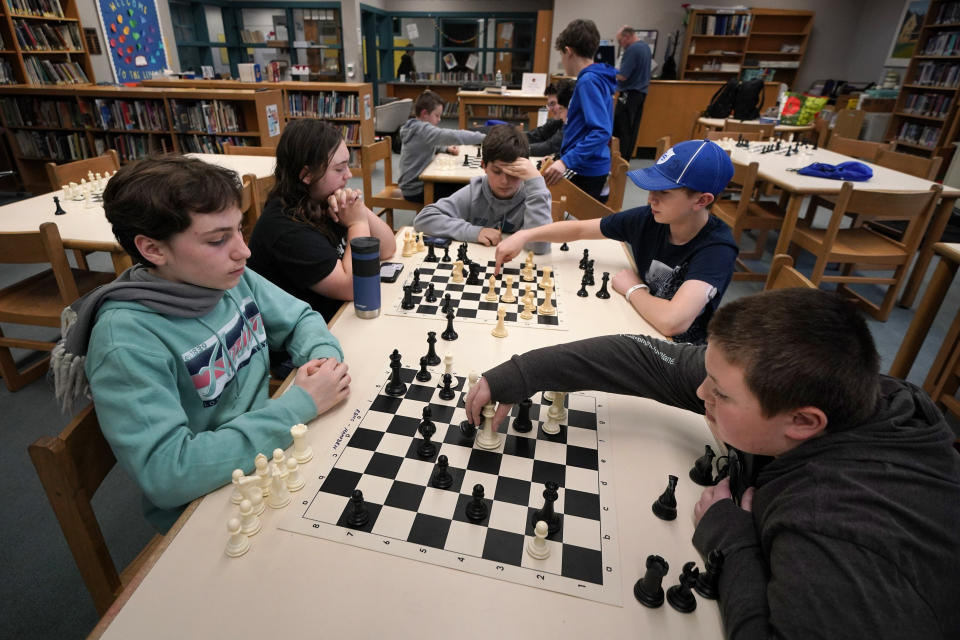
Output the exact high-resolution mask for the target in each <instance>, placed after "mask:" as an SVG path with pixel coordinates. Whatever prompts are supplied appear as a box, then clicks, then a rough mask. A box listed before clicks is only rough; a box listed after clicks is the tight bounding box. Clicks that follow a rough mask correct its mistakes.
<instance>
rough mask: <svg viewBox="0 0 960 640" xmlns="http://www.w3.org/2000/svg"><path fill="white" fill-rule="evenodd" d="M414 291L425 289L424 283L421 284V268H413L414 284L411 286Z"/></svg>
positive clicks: (418, 291)
mask: <svg viewBox="0 0 960 640" xmlns="http://www.w3.org/2000/svg"><path fill="white" fill-rule="evenodd" d="M410 288H411V289H412V290H413V292H414V293H420V292H421V291H423V285H422V284H420V269H414V270H413V284H412V286H411V287H410Z"/></svg>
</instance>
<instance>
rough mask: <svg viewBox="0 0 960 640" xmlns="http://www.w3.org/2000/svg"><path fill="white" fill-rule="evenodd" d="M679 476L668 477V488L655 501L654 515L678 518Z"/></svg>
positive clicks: (669, 518)
mask: <svg viewBox="0 0 960 640" xmlns="http://www.w3.org/2000/svg"><path fill="white" fill-rule="evenodd" d="M677 480H678V478H677V476H668V477H667V488H666V490H665V491H664V492H663V493H661V494H660V497H659V498H657V501H656V502H654V503H653V515H655V516H657V517H658V518H660V519H661V520H676V519H677V498H676V495H675V493H676V490H677Z"/></svg>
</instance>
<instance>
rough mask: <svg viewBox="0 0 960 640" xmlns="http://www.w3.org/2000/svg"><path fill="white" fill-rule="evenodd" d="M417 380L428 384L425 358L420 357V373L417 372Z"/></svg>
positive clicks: (428, 375) (428, 377)
mask: <svg viewBox="0 0 960 640" xmlns="http://www.w3.org/2000/svg"><path fill="white" fill-rule="evenodd" d="M417 380H418V381H420V382H430V372H429V371H427V356H420V371H417Z"/></svg>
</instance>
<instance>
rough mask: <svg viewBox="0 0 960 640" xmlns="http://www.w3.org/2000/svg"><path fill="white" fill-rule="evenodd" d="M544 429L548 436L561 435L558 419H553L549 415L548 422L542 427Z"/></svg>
mask: <svg viewBox="0 0 960 640" xmlns="http://www.w3.org/2000/svg"><path fill="white" fill-rule="evenodd" d="M540 428H541V429H543V432H544V433H545V434H547V435H548V436H555V435H557V434H558V433H560V423H559V422H557V419H556V418H553V417H551V416H550V415H549V413H548V414H547V421H546V422H544V423H543V426H542V427H540Z"/></svg>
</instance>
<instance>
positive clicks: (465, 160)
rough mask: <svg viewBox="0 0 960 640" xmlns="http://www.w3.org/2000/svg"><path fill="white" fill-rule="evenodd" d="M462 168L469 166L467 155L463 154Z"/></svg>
mask: <svg viewBox="0 0 960 640" xmlns="http://www.w3.org/2000/svg"><path fill="white" fill-rule="evenodd" d="M463 166H465V167H469V166H470V157H469V156H468V155H467V154H463Z"/></svg>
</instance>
